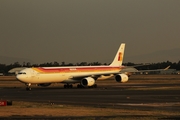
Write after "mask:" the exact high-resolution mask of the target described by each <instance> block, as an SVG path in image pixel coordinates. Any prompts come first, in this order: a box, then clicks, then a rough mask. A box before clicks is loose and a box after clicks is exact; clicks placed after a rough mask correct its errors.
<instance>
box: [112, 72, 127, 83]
mask: <svg viewBox="0 0 180 120" xmlns="http://www.w3.org/2000/svg"><path fill="white" fill-rule="evenodd" d="M115 79H116V81H117V82H122V83H124V82H127V81H128V79H129V78H128V76H127V75H126V74H118V75H116V76H115Z"/></svg>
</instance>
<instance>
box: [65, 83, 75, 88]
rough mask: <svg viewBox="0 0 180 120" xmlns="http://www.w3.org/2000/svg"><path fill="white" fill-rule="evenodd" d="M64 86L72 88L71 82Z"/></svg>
mask: <svg viewBox="0 0 180 120" xmlns="http://www.w3.org/2000/svg"><path fill="white" fill-rule="evenodd" d="M64 88H73V85H72V84H65V85H64Z"/></svg>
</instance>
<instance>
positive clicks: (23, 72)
mask: <svg viewBox="0 0 180 120" xmlns="http://www.w3.org/2000/svg"><path fill="white" fill-rule="evenodd" d="M18 74H26V73H25V72H19V73H18Z"/></svg>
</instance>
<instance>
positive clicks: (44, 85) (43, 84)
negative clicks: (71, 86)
mask: <svg viewBox="0 0 180 120" xmlns="http://www.w3.org/2000/svg"><path fill="white" fill-rule="evenodd" d="M50 85H51V83H41V84H38V86H41V87H48V86H50Z"/></svg>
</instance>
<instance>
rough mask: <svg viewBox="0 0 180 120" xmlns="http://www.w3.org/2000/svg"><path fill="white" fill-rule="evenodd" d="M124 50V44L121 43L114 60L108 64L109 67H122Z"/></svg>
mask: <svg viewBox="0 0 180 120" xmlns="http://www.w3.org/2000/svg"><path fill="white" fill-rule="evenodd" d="M124 50H125V43H122V44H121V45H120V46H119V49H118V51H117V53H116V56H115V57H114V60H113V62H112V63H111V64H110V66H121V65H122V62H123V57H124Z"/></svg>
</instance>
